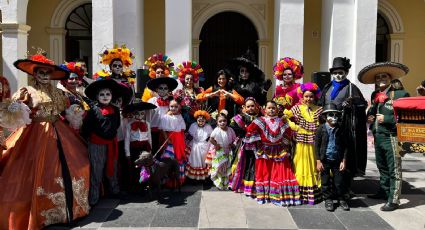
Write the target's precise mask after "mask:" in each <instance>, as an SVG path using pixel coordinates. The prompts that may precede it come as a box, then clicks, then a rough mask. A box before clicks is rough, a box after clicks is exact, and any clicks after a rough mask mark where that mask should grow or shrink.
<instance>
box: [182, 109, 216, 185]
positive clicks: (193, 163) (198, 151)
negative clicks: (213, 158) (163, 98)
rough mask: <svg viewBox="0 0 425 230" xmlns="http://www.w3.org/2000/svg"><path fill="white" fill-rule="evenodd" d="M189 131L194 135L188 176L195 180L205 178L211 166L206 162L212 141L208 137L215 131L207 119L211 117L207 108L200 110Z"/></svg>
mask: <svg viewBox="0 0 425 230" xmlns="http://www.w3.org/2000/svg"><path fill="white" fill-rule="evenodd" d="M194 117H195V119H196V123H193V124H192V125H191V126H190V128H189V130H188V133H189V135H190V136H191V137H192V141H191V142H190V143H189V146H190V154H189V162H188V163H187V165H186V176H187V177H189V178H190V179H194V180H205V178H207V177H208V172H209V167H208V165H207V164H206V163H205V160H206V157H207V153H208V149H209V147H210V143H209V142H208V139H209V137H210V135H211V133H212V131H213V129H212V127H211V125H209V124H207V123H206V121H207V120H209V119H210V114H209V113H208V112H207V111H205V110H198V111H196V112H195V114H194Z"/></svg>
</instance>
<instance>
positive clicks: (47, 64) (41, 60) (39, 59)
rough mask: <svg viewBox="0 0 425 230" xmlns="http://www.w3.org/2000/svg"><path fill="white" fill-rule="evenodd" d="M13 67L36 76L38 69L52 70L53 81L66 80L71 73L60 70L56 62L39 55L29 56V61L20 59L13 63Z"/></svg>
mask: <svg viewBox="0 0 425 230" xmlns="http://www.w3.org/2000/svg"><path fill="white" fill-rule="evenodd" d="M13 65H14V66H15V67H16V68H17V69H19V70H22V71H24V72H25V73H27V74H29V75H31V76H34V71H35V70H36V68H40V67H44V68H49V69H51V70H52V72H51V73H50V79H51V80H64V79H67V78H68V77H69V71H67V70H64V69H62V68H60V67H59V66H57V65H55V62H54V61H52V60H50V59H48V58H47V57H46V56H45V55H43V54H41V53H37V54H35V55H32V56H28V58H27V59H19V60H17V61H15V62H14V63H13Z"/></svg>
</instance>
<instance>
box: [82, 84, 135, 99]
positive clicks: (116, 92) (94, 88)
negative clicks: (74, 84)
mask: <svg viewBox="0 0 425 230" xmlns="http://www.w3.org/2000/svg"><path fill="white" fill-rule="evenodd" d="M101 89H110V90H111V92H112V97H113V98H114V99H116V98H118V97H123V104H124V103H125V99H124V97H125V96H126V94H128V93H129V90H128V87H126V86H124V85H122V84H119V83H117V82H116V81H115V80H112V79H102V80H97V81H94V82H92V83H91V84H90V85H88V86H87V88H86V89H85V90H84V93H85V94H86V96H87V97H88V98H90V99H91V100H93V101H96V100H97V94H98V92H99V91H100V90H101ZM127 103H128V102H127Z"/></svg>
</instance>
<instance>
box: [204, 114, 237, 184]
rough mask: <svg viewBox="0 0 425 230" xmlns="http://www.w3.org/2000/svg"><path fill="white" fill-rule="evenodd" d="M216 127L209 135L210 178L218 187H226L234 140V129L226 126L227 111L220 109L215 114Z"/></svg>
mask: <svg viewBox="0 0 425 230" xmlns="http://www.w3.org/2000/svg"><path fill="white" fill-rule="evenodd" d="M217 125H218V126H217V127H216V128H215V129H214V130H213V132H212V133H211V136H210V142H211V143H212V146H211V148H210V151H209V153H208V154H209V155H210V156H211V157H210V158H208V157H207V162H208V161H209V160H210V159H211V170H210V175H211V180H212V181H213V183H214V185H215V186H216V187H217V188H218V189H220V190H223V189H226V188H227V187H228V185H229V176H230V174H231V166H232V165H231V162H232V146H233V143H234V142H235V140H236V134H235V131H233V129H232V128H230V127H228V126H227V111H226V110H222V111H220V113H219V114H218V115H217Z"/></svg>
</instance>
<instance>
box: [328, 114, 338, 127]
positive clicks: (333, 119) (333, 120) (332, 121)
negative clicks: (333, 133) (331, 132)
mask: <svg viewBox="0 0 425 230" xmlns="http://www.w3.org/2000/svg"><path fill="white" fill-rule="evenodd" d="M338 119H339V113H338V112H328V113H326V121H327V122H328V124H329V125H330V126H331V127H334V126H335V125H336V124H337V123H338Z"/></svg>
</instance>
